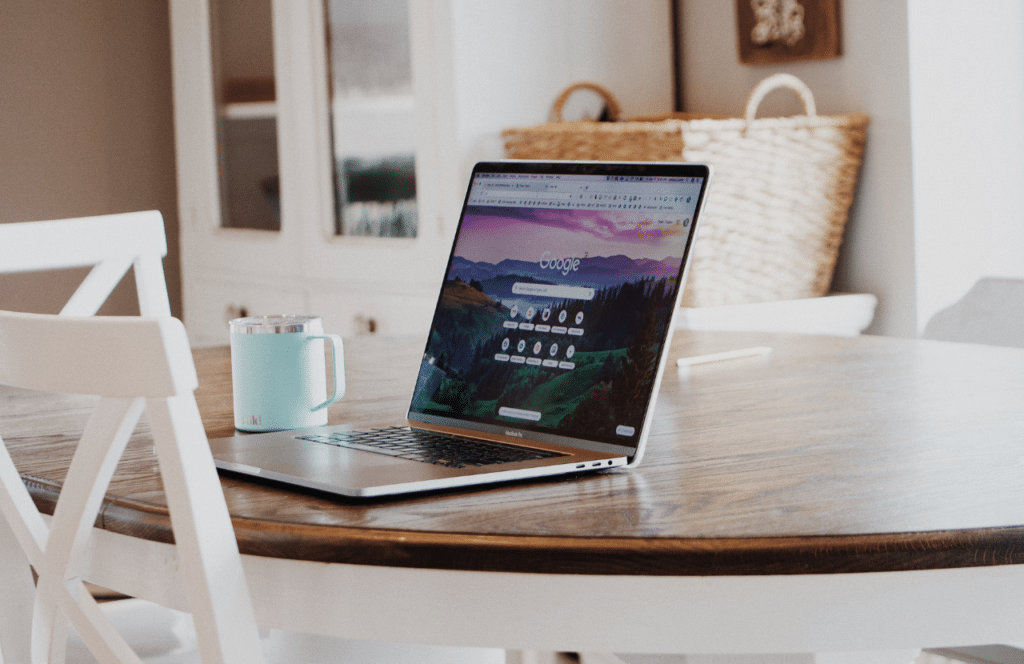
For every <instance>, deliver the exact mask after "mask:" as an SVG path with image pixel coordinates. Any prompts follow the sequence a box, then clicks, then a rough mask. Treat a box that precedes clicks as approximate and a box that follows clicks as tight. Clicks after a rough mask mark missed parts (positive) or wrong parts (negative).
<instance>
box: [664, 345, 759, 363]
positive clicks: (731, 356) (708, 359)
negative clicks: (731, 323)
mask: <svg viewBox="0 0 1024 664" xmlns="http://www.w3.org/2000/svg"><path fill="white" fill-rule="evenodd" d="M771 352H772V349H771V348H769V347H768V346H755V347H753V348H740V349H738V350H727V351H725V352H722V353H711V354H709V355H695V356H693V357H681V358H679V359H678V360H676V365H677V366H680V367H692V366H694V365H695V364H710V363H712V362H725V361H727V360H738V359H741V358H744V357H758V356H761V355H769V354H771Z"/></svg>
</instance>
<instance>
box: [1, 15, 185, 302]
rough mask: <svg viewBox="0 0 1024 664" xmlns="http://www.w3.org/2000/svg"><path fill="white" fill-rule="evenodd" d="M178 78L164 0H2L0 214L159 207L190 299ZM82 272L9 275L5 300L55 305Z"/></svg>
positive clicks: (168, 264)
mask: <svg viewBox="0 0 1024 664" xmlns="http://www.w3.org/2000/svg"><path fill="white" fill-rule="evenodd" d="M170 86H171V57H170V38H169V34H168V17H167V4H166V2H164V1H158V0H153V1H150V2H137V1H136V0H98V1H97V2H89V3H81V2H74V1H71V0H4V1H3V2H0V223H4V222H18V221H38V220H42V219H59V218H67V217H78V216H85V215H94V214H106V213H115V212H132V211H138V210H148V209H158V210H160V211H161V212H162V213H163V215H164V222H165V224H166V226H167V230H168V258H167V259H165V261H164V271H165V273H166V276H167V285H168V289H169V291H170V298H171V305H172V308H173V309H174V310H175V311H180V302H181V299H180V289H179V276H178V241H177V202H176V191H175V172H174V129H173V121H172V116H171V87H170ZM83 276H84V272H83V271H81V270H74V271H70V274H69V273H68V272H59V273H44V274H30V275H7V276H4V277H0V309H14V310H19V311H35V312H40V313H47V312H49V313H56V312H57V311H59V310H60V308H61V306H62V305H63V302H64V301H65V300H66V299H67V297H69V296H70V294H71V293H72V292H74V288H75V287H76V286H77V284H78V283H79V282H80V281H81V279H82V278H83ZM135 302H136V300H135V294H134V289H133V288H132V287H131V285H130V284H129V283H127V282H124V283H122V286H121V287H119V288H118V290H117V291H115V295H114V297H113V298H112V299H111V301H110V303H109V304H110V306H108V307H105V308H104V310H103V311H104V313H131V311H132V309H137V304H136V303H135Z"/></svg>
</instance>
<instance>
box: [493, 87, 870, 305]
mask: <svg viewBox="0 0 1024 664" xmlns="http://www.w3.org/2000/svg"><path fill="white" fill-rule="evenodd" d="M779 87H785V88H789V89H791V90H793V91H795V92H796V93H797V94H798V95H799V96H800V99H801V100H802V101H803V104H804V109H805V113H806V114H805V115H800V116H795V117H788V118H761V119H755V118H756V115H757V109H758V106H759V105H760V103H761V100H762V99H764V97H765V95H767V94H768V93H769V92H771V91H772V90H775V89H776V88H779ZM580 88H590V89H593V90H595V91H597V92H598V93H599V94H601V95H602V96H604V97H605V99H606V100H607V101H608V102H609V103H608V110H609V115H611V116H613V117H615V116H617V114H618V110H617V109H618V103H617V102H616V101H615V100H614V96H613V95H612V94H611V93H610V92H608V91H607V90H606V89H604V88H602V87H601V86H598V85H596V84H592V83H580V84H576V85H574V86H572V87H570V88H568V89H567V90H566V91H565V92H563V93H562V95H560V96H559V98H558V99H557V100H556V102H555V105H554V108H553V114H554V116H555V117H554V119H555V121H554V122H550V123H547V124H544V125H540V126H537V127H529V128H523V129H509V130H506V131H505V132H503V136H504V138H505V149H506V152H507V154H508V156H509V157H512V158H516V159H581V160H602V161H608V160H630V161H672V160H680V159H681V160H683V161H699V162H707V163H710V164H711V165H712V166H714V168H715V177H714V180H713V181H712V185H711V189H710V193H709V198H708V201H707V206H706V208H705V212H704V217H703V219H702V220H701V226H700V231H699V237H698V240H697V242H696V243H695V244H694V255H693V263H692V265H691V268H690V278H689V282H688V284H687V288H686V293H685V295H684V298H683V304H684V306H712V305H722V304H740V303H749V302H767V301H774V300H790V299H799V298H805V297H817V296H821V295H825V294H826V293H827V292H828V290H829V285H830V284H831V282H832V273H833V270H834V269H835V262H836V257H837V255H838V253H839V244H840V242H841V241H842V236H843V229H844V227H845V225H846V218H847V213H848V211H849V207H850V203H851V202H852V201H853V193H854V189H855V187H856V184H857V174H858V170H859V166H860V161H861V156H862V154H863V151H864V142H865V136H866V131H867V124H868V118H867V116H865V115H862V114H858V113H854V114H848V115H837V116H823V115H818V114H817V111H816V109H815V104H814V97H813V95H812V94H811V91H810V90H809V89H808V88H807V86H806V85H804V83H803V82H801V81H800V80H799V79H797V78H796V77H794V76H790V75H788V74H776V75H774V76H770V77H768V78H766V79H765V80H763V81H762V82H761V83H759V84H758V85H757V86H756V87H755V88H754V90H753V91H752V92H751V94H750V98H749V100H748V101H747V107H746V113H745V117H743V118H722V117H711V116H697V115H690V114H671V115H663V116H650V117H640V118H632V119H629V120H628V121H620V122H594V121H586V120H585V121H580V122H563V121H561V109H562V106H563V105H564V103H565V100H566V99H567V98H568V96H569V95H570V94H572V93H573V92H575V91H576V90H578V89H580Z"/></svg>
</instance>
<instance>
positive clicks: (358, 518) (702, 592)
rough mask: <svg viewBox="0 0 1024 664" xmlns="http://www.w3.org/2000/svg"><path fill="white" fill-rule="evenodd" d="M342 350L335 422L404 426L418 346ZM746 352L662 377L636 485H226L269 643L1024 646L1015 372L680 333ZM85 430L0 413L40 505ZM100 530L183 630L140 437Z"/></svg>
mask: <svg viewBox="0 0 1024 664" xmlns="http://www.w3.org/2000/svg"><path fill="white" fill-rule="evenodd" d="M346 344H347V346H348V348H347V349H346V355H347V358H348V371H347V376H348V384H349V388H348V395H347V396H346V397H345V399H344V400H343V401H342V402H341V403H339V404H337V405H336V406H334V407H332V409H331V419H332V421H334V422H350V423H354V424H358V425H373V424H387V423H395V422H400V421H402V420H403V417H404V412H405V407H406V405H407V403H408V399H409V395H410V393H411V389H412V385H413V380H414V377H415V372H416V368H417V366H418V363H419V358H420V355H421V353H422V340H419V339H410V338H386V337H360V338H353V339H349V340H346ZM759 345H767V346H771V347H772V348H774V353H773V354H772V355H771V356H770V357H769V358H762V359H760V360H741V361H735V362H732V363H728V364H721V365H717V366H716V365H709V366H706V367H703V368H695V369H693V370H691V371H690V372H688V373H681V372H679V371H677V369H676V368H675V366H674V365H673V366H670V367H669V368H668V369H667V370H666V373H665V377H664V381H663V385H662V389H661V395H660V396H659V399H658V404H657V410H656V419H655V423H654V428H653V431H652V433H651V437H650V441H649V447H648V449H647V454H646V457H645V459H644V462H643V463H642V464H641V466H640V467H638V468H636V469H633V470H627V471H617V472H608V473H606V474H600V475H590V476H582V477H577V478H570V479H561V480H541V481H531V482H528V483H522V484H515V485H505V486H495V487H491V488H483V489H474V490H462V491H458V492H450V493H440V494H434V495H427V496H411V497H404V498H400V499H392V500H381V501H376V502H370V503H356V502H347V501H345V500H341V499H337V498H332V497H326V496H322V495H316V494H313V493H304V492H299V491H294V490H288V489H282V488H278V487H275V486H270V485H261V484H256V483H253V482H250V481H242V480H239V479H235V478H229V477H225V478H224V481H223V484H224V488H225V492H226V496H227V500H228V505H229V508H230V510H231V513H232V515H233V517H234V519H235V528H236V533H237V536H238V539H239V545H240V548H241V550H242V552H243V554H244V559H245V565H246V570H247V573H248V574H250V575H251V576H250V578H251V580H252V590H253V594H254V599H255V601H256V603H257V607H258V608H257V612H258V615H259V619H260V621H261V623H263V624H266V625H273V626H276V627H280V628H283V629H297V630H299V631H303V630H305V631H320V632H323V633H328V634H335V635H339V636H351V637H358V638H371V639H378V640H400V641H409V642H422V643H438V644H460V645H479V646H492V647H493V646H497V647H504V648H511V649H537V650H590V651H610V652H611V651H617V652H689V653H697V652H703V653H729V652H732V653H769V652H813V651H851V650H866V649H895V648H904V647H921V646H925V647H937V646H946V645H967V644H976V643H990V642H1013V641H1017V642H1020V641H1024V564H1022V563H1024V350H1016V349H1007V348H995V347H982V346H972V345H966V344H950V343H941V342H928V341H918V340H900V339H892V338H881V337H860V338H854V339H850V338H832V337H813V336H801V335H772V334H754V333H707V332H704V333H693V332H690V333H686V332H680V333H678V334H677V335H676V338H675V341H674V343H673V348H672V353H671V357H672V358H675V357H679V356H689V355H696V354H704V353H711V352H716V351H722V350H729V349H735V348H743V347H748V346H759ZM195 357H196V362H197V366H198V369H199V373H200V389H199V391H198V392H197V397H198V400H199V404H200V409H201V410H202V412H203V418H204V422H205V424H206V428H207V434H208V435H209V436H211V437H213V436H220V435H226V434H230V433H232V416H231V396H230V392H231V384H230V369H229V359H228V355H227V351H226V349H208V350H198V351H196V353H195ZM87 406H88V402H87V401H83V399H82V398H80V397H53V396H49V397H44V398H40V397H39V396H37V395H31V394H26V393H20V392H12V391H11V390H9V389H6V390H5V391H3V392H0V432H2V433H3V435H4V437H5V438H6V440H7V443H8V446H9V447H10V449H11V451H12V455H13V456H14V458H15V461H16V463H18V465H19V469H21V470H22V472H23V474H24V476H25V478H26V481H27V482H28V483H29V484H30V486H31V489H32V492H33V494H34V496H35V497H36V500H37V501H38V502H40V503H42V504H49V503H51V502H52V500H53V498H54V497H55V496H56V495H57V492H58V491H59V489H60V481H61V478H62V474H63V471H64V469H65V468H66V466H67V463H68V460H69V459H70V455H71V453H72V449H73V436H72V435H70V434H71V433H77V432H78V431H80V429H81V426H82V423H83V422H84V417H85V413H86V411H87V408H86V407H87ZM55 426H56V427H57V428H58V430H59V431H65V432H68V434H69V435H63V434H61V435H54V433H53V431H54V427H55ZM44 432H46V433H44ZM98 526H99V527H100V528H102V529H103V530H102V532H101V534H102V537H99V538H98V543H97V551H96V552H95V555H94V568H95V570H94V571H95V573H96V575H97V577H98V578H97V580H98V582H100V583H103V584H104V585H107V586H108V587H112V588H115V589H118V590H121V591H124V592H127V593H130V594H133V595H136V596H141V597H146V598H151V599H154V600H156V601H160V602H162V603H165V604H169V605H172V606H184V600H183V597H182V596H181V594H180V588H179V587H178V585H176V584H174V583H173V582H170V581H169V580H173V579H174V578H175V574H176V572H175V571H174V565H175V561H174V557H173V549H172V548H171V547H168V546H167V545H166V544H165V542H167V541H168V538H169V531H168V521H167V515H166V512H165V510H164V503H163V497H162V493H161V488H160V483H159V479H158V477H157V474H156V468H155V461H154V458H153V455H152V450H151V447H150V446H149V444H148V443H147V440H146V432H145V431H141V430H140V431H139V432H138V433H137V435H136V438H135V440H133V443H132V444H131V445H130V446H129V450H128V451H127V452H126V455H125V458H124V460H123V461H122V464H121V467H120V468H119V470H118V473H117V475H116V476H115V479H114V482H113V484H112V486H111V490H110V494H109V499H108V501H107V503H106V506H105V507H104V509H103V511H102V517H101V523H98ZM382 616H383V617H386V619H385V620H381V619H380V618H381V617H382Z"/></svg>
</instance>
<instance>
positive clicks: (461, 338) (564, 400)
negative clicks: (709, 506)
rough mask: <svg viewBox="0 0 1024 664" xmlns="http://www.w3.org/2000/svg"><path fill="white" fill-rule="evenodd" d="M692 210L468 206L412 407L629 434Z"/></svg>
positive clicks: (631, 439)
mask: <svg viewBox="0 0 1024 664" xmlns="http://www.w3.org/2000/svg"><path fill="white" fill-rule="evenodd" d="M689 231H690V228H689V222H688V220H687V221H685V222H684V221H683V220H681V219H680V220H677V221H676V220H666V219H661V220H659V221H657V222H655V221H653V220H651V219H650V218H649V217H647V216H645V215H644V214H642V213H641V212H639V211H637V212H633V211H592V210H580V209H563V210H558V209H542V208H538V209H532V208H525V209H523V208H496V207H469V208H467V212H466V214H465V217H464V219H463V222H462V226H461V228H460V231H459V237H458V242H457V244H456V246H455V249H454V252H453V256H452V260H451V264H450V267H449V271H448V274H447V275H446V279H445V283H444V287H443V289H442V294H441V297H440V301H439V303H438V308H437V310H436V313H435V317H434V321H433V325H432V327H431V333H430V337H429V340H428V344H427V350H426V353H425V355H424V358H423V363H422V365H421V371H420V375H419V380H418V381H417V387H416V393H415V397H414V400H413V410H414V411H417V412H421V413H428V414H434V415H441V416H444V415H459V416H463V417H469V418H471V419H474V420H478V421H482V422H490V423H494V424H500V425H505V426H512V427H517V428H527V429H540V430H544V431H547V432H550V433H556V434H559V435H566V436H571V437H583V438H588V439H592V440H601V441H604V442H609V443H614V444H618V445H631V444H636V442H637V440H638V436H639V431H640V426H641V424H642V422H643V416H644V412H645V409H646V406H647V400H648V396H649V393H650V389H651V386H652V382H653V380H654V376H655V370H656V366H657V358H658V356H659V354H660V350H661V343H662V341H663V339H664V332H665V330H664V327H665V323H666V321H667V319H668V316H669V314H670V312H671V308H672V306H673V305H674V303H675V296H676V287H677V283H678V278H679V273H680V269H681V265H682V257H683V254H684V252H685V247H686V241H687V237H688V234H689Z"/></svg>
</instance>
